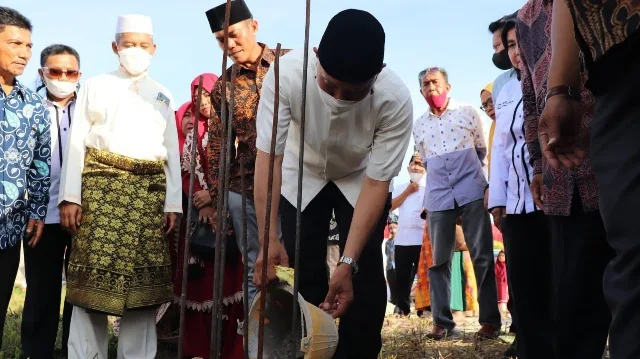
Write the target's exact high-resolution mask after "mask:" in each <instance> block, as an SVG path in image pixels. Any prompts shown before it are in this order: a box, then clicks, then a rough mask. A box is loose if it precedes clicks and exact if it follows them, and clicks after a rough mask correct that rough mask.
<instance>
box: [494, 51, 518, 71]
mask: <svg viewBox="0 0 640 359" xmlns="http://www.w3.org/2000/svg"><path fill="white" fill-rule="evenodd" d="M491 60H492V61H493V64H494V65H496V67H497V68H499V69H500V70H504V71H506V70H509V69H510V68H512V67H513V65H512V64H511V60H510V59H509V52H508V51H507V49H504V50H502V51H500V52H497V53H495V54H493V58H492V59H491Z"/></svg>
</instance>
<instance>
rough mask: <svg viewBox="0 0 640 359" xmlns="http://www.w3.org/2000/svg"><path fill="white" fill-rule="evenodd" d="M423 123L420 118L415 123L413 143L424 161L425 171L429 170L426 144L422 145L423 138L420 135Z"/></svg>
mask: <svg viewBox="0 0 640 359" xmlns="http://www.w3.org/2000/svg"><path fill="white" fill-rule="evenodd" d="M423 121H424V119H423V117H419V118H418V119H417V120H416V121H415V122H414V123H413V142H414V143H415V145H416V149H417V150H418V154H419V155H420V159H421V160H422V165H423V166H424V168H425V169H427V150H426V149H425V148H424V143H422V139H423V138H422V136H421V135H420V134H419V133H418V132H419V130H420V128H421V127H422V122H423Z"/></svg>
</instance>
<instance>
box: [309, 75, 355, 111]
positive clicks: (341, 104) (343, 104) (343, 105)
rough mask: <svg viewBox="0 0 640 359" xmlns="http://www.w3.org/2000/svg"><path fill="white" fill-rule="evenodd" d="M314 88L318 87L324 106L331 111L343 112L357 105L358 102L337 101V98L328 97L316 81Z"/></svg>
mask: <svg viewBox="0 0 640 359" xmlns="http://www.w3.org/2000/svg"><path fill="white" fill-rule="evenodd" d="M316 86H318V92H319V93H320V98H321V99H322V102H324V104H325V105H327V106H329V108H331V109H332V110H344V109H348V108H349V107H352V106H355V105H357V104H358V103H359V102H360V101H347V100H338V99H337V98H335V97H333V96H331V95H329V94H328V93H326V92H324V90H323V89H321V88H320V85H318V81H316Z"/></svg>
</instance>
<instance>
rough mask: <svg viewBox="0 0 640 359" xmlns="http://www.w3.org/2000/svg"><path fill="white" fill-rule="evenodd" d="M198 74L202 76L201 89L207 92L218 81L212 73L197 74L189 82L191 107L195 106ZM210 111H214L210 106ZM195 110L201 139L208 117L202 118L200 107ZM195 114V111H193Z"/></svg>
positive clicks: (198, 82)
mask: <svg viewBox="0 0 640 359" xmlns="http://www.w3.org/2000/svg"><path fill="white" fill-rule="evenodd" d="M200 76H202V88H203V90H207V91H208V92H209V93H212V92H213V87H214V86H215V84H216V82H217V81H218V76H216V75H214V74H210V73H204V74H202V75H198V76H197V77H196V78H195V79H194V80H193V81H192V82H191V105H192V106H193V108H194V109H195V108H196V103H197V101H196V96H198V85H199V84H200ZM211 111H214V109H213V108H212V109H211ZM195 112H197V119H198V121H197V123H198V137H200V139H202V136H204V134H205V132H206V131H207V128H208V126H207V121H208V118H204V116H202V115H201V114H200V109H196V111H195ZM194 115H195V113H194Z"/></svg>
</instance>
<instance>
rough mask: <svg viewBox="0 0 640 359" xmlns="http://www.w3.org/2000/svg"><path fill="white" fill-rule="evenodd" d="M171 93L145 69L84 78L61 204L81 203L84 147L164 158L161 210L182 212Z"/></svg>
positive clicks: (178, 161)
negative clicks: (165, 179) (163, 186)
mask: <svg viewBox="0 0 640 359" xmlns="http://www.w3.org/2000/svg"><path fill="white" fill-rule="evenodd" d="M172 103H173V100H172V96H171V94H170V93H169V91H167V89H165V88H164V87H163V86H161V85H160V84H158V83H157V82H156V81H154V80H153V79H151V78H150V77H149V76H148V74H147V73H144V74H142V75H140V76H137V77H131V76H129V75H127V74H125V73H124V72H122V71H121V70H118V71H114V72H111V73H107V74H102V75H98V76H95V77H93V78H90V79H88V80H87V81H86V82H85V84H84V86H82V88H81V89H80V92H79V93H78V99H77V103H76V109H75V113H74V116H73V120H74V125H73V128H72V131H71V134H70V138H69V145H68V147H67V153H66V156H65V162H64V164H63V169H62V180H61V186H60V199H59V202H62V201H69V202H73V203H77V204H81V193H82V192H81V191H82V171H83V169H84V156H85V147H89V148H94V149H97V150H102V151H108V152H112V153H116V154H119V155H122V156H126V157H131V158H134V159H139V160H151V161H166V162H165V174H166V177H167V191H166V199H165V208H164V210H165V212H176V213H182V188H181V187H182V181H181V177H180V158H179V157H180V156H179V149H178V132H177V130H176V122H175V114H174V111H173V109H172V107H171V105H172Z"/></svg>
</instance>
